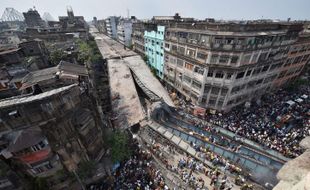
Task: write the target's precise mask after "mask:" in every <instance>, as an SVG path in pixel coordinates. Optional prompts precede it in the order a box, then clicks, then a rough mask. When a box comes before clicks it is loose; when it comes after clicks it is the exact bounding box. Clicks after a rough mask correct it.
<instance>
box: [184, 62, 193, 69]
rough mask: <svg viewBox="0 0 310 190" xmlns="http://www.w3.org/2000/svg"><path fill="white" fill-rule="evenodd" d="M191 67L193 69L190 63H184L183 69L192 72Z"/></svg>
mask: <svg viewBox="0 0 310 190" xmlns="http://www.w3.org/2000/svg"><path fill="white" fill-rule="evenodd" d="M193 67H194V66H193V65H192V64H190V63H185V68H186V69H188V70H191V71H192V70H193Z"/></svg>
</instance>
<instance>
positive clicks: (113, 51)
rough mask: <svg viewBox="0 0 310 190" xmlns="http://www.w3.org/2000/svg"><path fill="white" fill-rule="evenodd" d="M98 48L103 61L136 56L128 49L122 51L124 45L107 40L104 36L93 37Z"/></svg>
mask: <svg viewBox="0 0 310 190" xmlns="http://www.w3.org/2000/svg"><path fill="white" fill-rule="evenodd" d="M95 39H96V42H97V45H98V48H99V50H100V52H101V54H102V56H103V58H104V59H114V58H120V57H127V56H133V55H137V54H136V53H135V52H133V51H131V50H130V49H128V48H126V49H124V45H123V44H121V43H119V42H117V41H115V40H113V39H111V38H109V37H108V36H105V35H100V36H99V35H98V36H97V37H95Z"/></svg>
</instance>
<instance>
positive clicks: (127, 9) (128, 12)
mask: <svg viewBox="0 0 310 190" xmlns="http://www.w3.org/2000/svg"><path fill="white" fill-rule="evenodd" d="M127 18H129V9H127Z"/></svg>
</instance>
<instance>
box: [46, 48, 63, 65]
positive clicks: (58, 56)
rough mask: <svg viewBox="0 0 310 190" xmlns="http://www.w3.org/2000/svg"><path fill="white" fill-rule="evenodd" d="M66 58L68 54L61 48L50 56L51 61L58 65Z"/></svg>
mask: <svg viewBox="0 0 310 190" xmlns="http://www.w3.org/2000/svg"><path fill="white" fill-rule="evenodd" d="M65 58H66V54H65V53H64V52H63V51H61V50H55V51H53V52H52V53H51V55H50V56H49V59H50V62H52V63H53V64H55V65H57V64H58V63H59V62H60V61H61V60H63V59H65Z"/></svg>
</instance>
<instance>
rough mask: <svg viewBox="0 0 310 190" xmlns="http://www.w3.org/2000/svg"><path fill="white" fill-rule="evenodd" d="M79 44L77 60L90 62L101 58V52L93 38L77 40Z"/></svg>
mask: <svg viewBox="0 0 310 190" xmlns="http://www.w3.org/2000/svg"><path fill="white" fill-rule="evenodd" d="M77 43H78V45H79V55H78V62H80V63H85V62H87V61H90V62H92V63H94V62H98V61H101V60H102V56H101V53H100V51H99V49H98V47H97V44H96V42H95V41H94V40H89V41H81V40H79V41H77Z"/></svg>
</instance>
